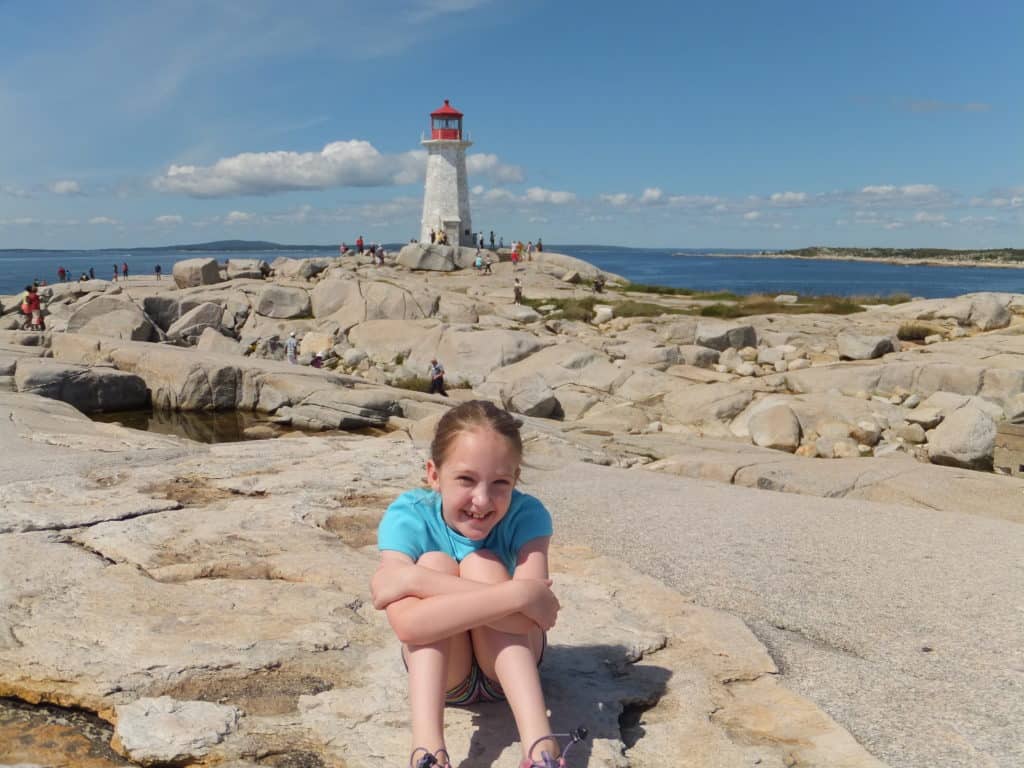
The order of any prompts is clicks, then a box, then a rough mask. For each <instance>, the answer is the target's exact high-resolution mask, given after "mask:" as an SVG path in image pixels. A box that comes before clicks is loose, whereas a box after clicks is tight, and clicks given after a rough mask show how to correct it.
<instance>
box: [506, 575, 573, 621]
mask: <svg viewBox="0 0 1024 768" xmlns="http://www.w3.org/2000/svg"><path fill="white" fill-rule="evenodd" d="M515 583H516V584H521V585H523V591H524V594H523V599H524V603H523V607H522V609H521V610H522V614H523V615H524V616H526V618H528V619H530V621H532V622H533V623H534V624H536V625H537V626H538V627H540V628H541V629H543V630H544V631H545V632H546V631H547V630H549V629H551V628H552V627H553V626H555V620H556V619H557V618H558V611H559V609H560V608H561V607H562V606H561V605H559V603H558V598H557V597H555V593H554V592H552V591H551V579H517V580H516V581H515Z"/></svg>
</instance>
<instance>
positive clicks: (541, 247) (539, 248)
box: [537, 237, 544, 253]
mask: <svg viewBox="0 0 1024 768" xmlns="http://www.w3.org/2000/svg"><path fill="white" fill-rule="evenodd" d="M543 251H544V243H542V242H541V241H540V238H539V237H538V238H537V253H542V252H543Z"/></svg>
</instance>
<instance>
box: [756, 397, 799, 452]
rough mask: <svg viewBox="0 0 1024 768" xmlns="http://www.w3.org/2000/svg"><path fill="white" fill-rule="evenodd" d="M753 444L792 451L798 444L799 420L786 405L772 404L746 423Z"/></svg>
mask: <svg viewBox="0 0 1024 768" xmlns="http://www.w3.org/2000/svg"><path fill="white" fill-rule="evenodd" d="M747 428H748V429H749V430H750V437H751V439H752V440H753V441H754V445H759V446H761V447H762V448H773V449H775V450H778V451H786V452H788V453H793V451H795V450H796V449H797V447H798V446H799V445H800V420H799V419H798V418H797V417H796V414H795V413H793V410H792V409H791V408H790V407H789V406H788V405H782V404H780V405H773V406H772V407H771V408H766V409H765V410H763V411H759V412H757V413H755V414H754V415H753V416H751V417H750V421H749V422H748V423H747Z"/></svg>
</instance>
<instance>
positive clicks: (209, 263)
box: [173, 259, 220, 288]
mask: <svg viewBox="0 0 1024 768" xmlns="http://www.w3.org/2000/svg"><path fill="white" fill-rule="evenodd" d="M173 275H174V283H175V285H177V286H178V287H179V288H194V287H196V286H197V285H213V284H214V283H219V282H220V267H219V266H218V264H217V260H216V259H185V260H184V261H179V262H177V263H176V264H175V265H174V270H173Z"/></svg>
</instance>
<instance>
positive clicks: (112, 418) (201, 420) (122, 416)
mask: <svg viewBox="0 0 1024 768" xmlns="http://www.w3.org/2000/svg"><path fill="white" fill-rule="evenodd" d="M91 418H92V419H93V421H102V422H106V423H111V422H117V423H119V424H121V425H122V426H125V427H129V428H130V429H139V430H142V431H144V432H156V433H157V434H161V435H176V436H177V437H184V438H187V439H189V440H193V441H195V442H197V443H237V442H238V441H240V440H253V439H257V438H266V437H274V436H276V435H277V434H283V433H284V432H285V431H286V430H284V429H283V428H281V427H280V426H278V425H277V424H275V423H274V422H272V421H271V420H270V419H268V418H267V417H266V416H260V415H257V414H254V413H250V412H247V411H213V412H207V411H156V410H148V411H121V412H118V413H96V414H93V415H92V416H91ZM252 427H261V429H259V430H253V429H251V428H252ZM246 430H249V433H248V434H246Z"/></svg>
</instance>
